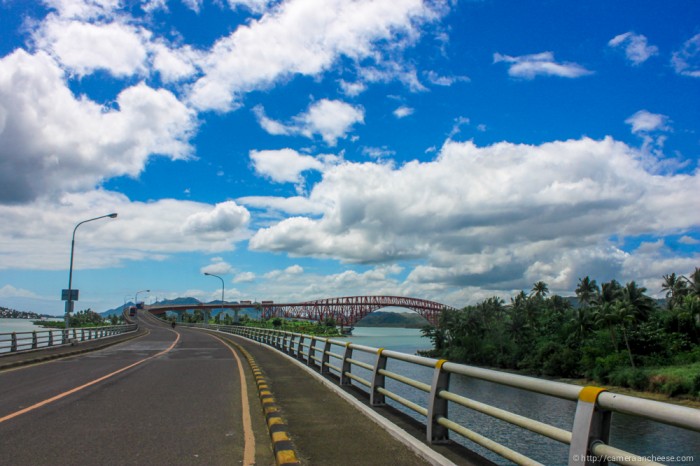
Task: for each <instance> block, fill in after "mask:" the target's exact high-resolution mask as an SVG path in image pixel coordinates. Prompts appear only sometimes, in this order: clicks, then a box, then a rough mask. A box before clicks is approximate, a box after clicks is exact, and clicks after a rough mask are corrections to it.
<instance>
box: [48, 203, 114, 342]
mask: <svg viewBox="0 0 700 466" xmlns="http://www.w3.org/2000/svg"><path fill="white" fill-rule="evenodd" d="M102 218H117V214H116V213H111V214H107V215H101V216H99V217H95V218H89V219H87V220H83V221H82V222H80V223H78V224H77V225H76V226H75V228H73V238H72V239H71V243H70V268H69V269H68V289H67V290H63V292H62V293H61V295H62V296H61V298H62V299H63V300H64V301H65V302H66V311H65V315H64V317H63V318H64V322H65V325H64V327H65V333H64V335H65V338H64V339H65V340H67V339H68V329H69V328H70V314H71V312H73V301H77V300H78V290H74V289H73V253H74V252H75V232H76V231H77V230H78V227H79V226H80V225H82V224H83V223H88V222H92V221H95V220H100V219H102Z"/></svg>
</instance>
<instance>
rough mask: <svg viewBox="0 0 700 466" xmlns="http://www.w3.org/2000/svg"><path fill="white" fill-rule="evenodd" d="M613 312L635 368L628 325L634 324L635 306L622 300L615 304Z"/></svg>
mask: <svg viewBox="0 0 700 466" xmlns="http://www.w3.org/2000/svg"><path fill="white" fill-rule="evenodd" d="M612 312H613V314H614V320H616V321H617V323H618V324H619V325H620V328H621V329H622V337H623V338H624V339H625V346H627V354H628V355H629V358H630V364H631V365H632V368H634V367H635V365H634V359H633V358H632V349H631V348H630V342H629V340H628V339H627V324H632V323H634V314H635V309H634V306H633V305H632V304H631V303H630V302H629V301H628V300H627V299H622V300H619V301H616V302H615V304H614V305H613V308H612Z"/></svg>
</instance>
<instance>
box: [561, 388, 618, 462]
mask: <svg viewBox="0 0 700 466" xmlns="http://www.w3.org/2000/svg"><path fill="white" fill-rule="evenodd" d="M605 391H606V390H605V389H604V388H600V387H593V386H588V387H584V388H583V389H582V390H581V393H579V396H578V404H577V405H576V414H575V416H574V425H573V429H572V431H571V445H570V448H569V466H592V465H607V464H608V462H607V461H604V460H603V458H597V457H595V456H594V455H593V453H591V449H590V447H591V444H593V443H594V442H603V443H605V444H607V443H608V441H609V437H610V420H611V418H612V413H611V411H607V410H603V409H601V408H600V407H599V406H598V396H599V395H600V394H601V393H603V392H605Z"/></svg>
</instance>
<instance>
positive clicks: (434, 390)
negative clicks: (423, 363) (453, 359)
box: [426, 359, 450, 443]
mask: <svg viewBox="0 0 700 466" xmlns="http://www.w3.org/2000/svg"><path fill="white" fill-rule="evenodd" d="M446 362H447V360H446V359H440V360H439V361H438V362H437V363H435V371H434V372H433V383H432V384H431V385H430V396H429V398H428V417H427V420H426V429H427V432H426V433H427V441H428V442H429V443H447V442H448V441H449V439H450V436H449V432H450V430H449V429H448V428H447V427H444V426H442V425H440V424H438V419H440V418H445V419H447V417H448V416H447V406H448V403H447V400H446V399H444V398H441V397H440V392H441V391H442V390H449V389H450V373H449V372H446V371H443V370H442V365H443V364H445V363H446Z"/></svg>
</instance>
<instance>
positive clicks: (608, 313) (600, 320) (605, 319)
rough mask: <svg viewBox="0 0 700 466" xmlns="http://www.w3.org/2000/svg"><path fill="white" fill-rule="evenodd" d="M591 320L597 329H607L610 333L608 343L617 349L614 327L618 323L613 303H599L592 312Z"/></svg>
mask: <svg viewBox="0 0 700 466" xmlns="http://www.w3.org/2000/svg"><path fill="white" fill-rule="evenodd" d="M593 320H594V321H595V324H596V326H598V328H607V329H608V332H609V333H610V341H611V342H612V344H613V347H614V348H615V352H617V351H618V348H617V335H616V334H615V325H617V323H618V315H617V313H616V312H615V309H614V302H612V301H611V302H601V303H600V304H597V305H596V307H595V309H594V311H593Z"/></svg>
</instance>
